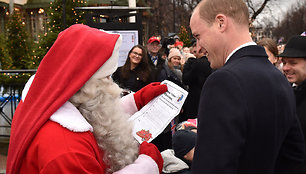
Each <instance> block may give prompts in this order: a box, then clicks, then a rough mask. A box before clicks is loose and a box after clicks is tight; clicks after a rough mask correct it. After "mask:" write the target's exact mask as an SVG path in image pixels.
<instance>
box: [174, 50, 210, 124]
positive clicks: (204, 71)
mask: <svg viewBox="0 0 306 174" xmlns="http://www.w3.org/2000/svg"><path fill="white" fill-rule="evenodd" d="M211 72H212V69H211V68H210V63H209V62H208V60H207V58H206V57H205V56H203V57H201V58H199V59H196V58H189V59H188V60H187V62H186V63H185V65H184V69H183V78H182V80H183V84H184V85H187V86H188V96H187V98H186V101H185V103H184V106H183V109H184V112H183V114H182V115H181V116H180V122H182V121H185V120H187V119H189V118H196V117H197V115H198V107H199V101H200V94H201V90H202V87H203V85H204V83H205V81H206V79H207V77H208V76H209V75H210V74H211Z"/></svg>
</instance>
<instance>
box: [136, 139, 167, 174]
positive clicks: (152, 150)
mask: <svg viewBox="0 0 306 174" xmlns="http://www.w3.org/2000/svg"><path fill="white" fill-rule="evenodd" d="M140 154H145V155H148V156H150V157H151V158H152V159H153V160H154V161H155V162H156V164H157V166H158V169H159V173H161V172H162V169H163V162H164V160H163V158H162V156H161V154H160V152H159V150H158V149H157V147H156V146H155V145H154V144H152V143H148V142H146V141H144V142H142V143H141V144H140V147H139V155H140Z"/></svg>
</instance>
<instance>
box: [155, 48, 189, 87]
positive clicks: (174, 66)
mask: <svg viewBox="0 0 306 174" xmlns="http://www.w3.org/2000/svg"><path fill="white" fill-rule="evenodd" d="M182 57H183V56H182V54H181V52H180V51H179V50H178V49H177V48H172V49H170V51H169V55H168V59H167V60H166V61H165V64H164V66H163V69H162V70H161V71H160V74H159V78H158V81H160V82H162V81H164V80H169V81H172V82H173V83H175V84H177V85H179V86H180V87H182V88H185V87H184V85H183V82H182V71H181V59H182Z"/></svg>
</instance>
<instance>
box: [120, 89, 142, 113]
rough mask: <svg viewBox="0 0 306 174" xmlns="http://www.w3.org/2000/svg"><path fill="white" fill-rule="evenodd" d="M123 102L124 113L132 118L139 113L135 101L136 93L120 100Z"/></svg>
mask: <svg viewBox="0 0 306 174" xmlns="http://www.w3.org/2000/svg"><path fill="white" fill-rule="evenodd" d="M120 101H121V107H122V108H123V111H124V112H125V113H127V114H129V115H130V116H132V115H133V114H134V113H135V112H137V111H138V109H137V106H136V103H135V99H134V93H130V94H129V95H126V96H124V97H122V98H121V99H120Z"/></svg>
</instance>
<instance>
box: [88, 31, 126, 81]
mask: <svg viewBox="0 0 306 174" xmlns="http://www.w3.org/2000/svg"><path fill="white" fill-rule="evenodd" d="M110 34H112V33H110ZM121 43H122V36H121V35H120V37H119V38H118V39H117V42H116V44H115V47H114V50H113V53H112V56H111V57H110V58H109V59H108V60H107V61H106V62H105V63H104V64H103V65H102V66H101V67H100V69H98V71H96V72H95V74H94V75H93V76H92V77H91V78H103V77H107V76H110V75H111V74H113V73H114V72H115V71H116V69H117V67H118V59H119V48H120V46H121Z"/></svg>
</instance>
